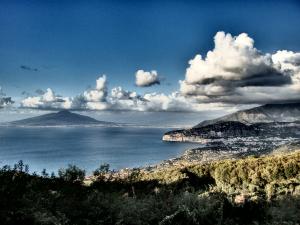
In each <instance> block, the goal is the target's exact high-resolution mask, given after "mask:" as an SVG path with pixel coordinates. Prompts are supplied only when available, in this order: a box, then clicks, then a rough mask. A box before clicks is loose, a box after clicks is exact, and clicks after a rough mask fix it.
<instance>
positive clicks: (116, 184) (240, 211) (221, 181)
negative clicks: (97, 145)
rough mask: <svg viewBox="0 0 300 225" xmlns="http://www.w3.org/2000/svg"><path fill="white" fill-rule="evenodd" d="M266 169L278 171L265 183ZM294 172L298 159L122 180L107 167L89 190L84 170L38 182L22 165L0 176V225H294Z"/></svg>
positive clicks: (297, 201) (298, 201)
mask: <svg viewBox="0 0 300 225" xmlns="http://www.w3.org/2000/svg"><path fill="white" fill-rule="evenodd" d="M280 163H285V164H287V165H289V167H284V166H283V165H281V164H280ZM272 165H273V166H272ZM278 165H279V167H278ZM267 166H270V168H271V166H272V168H273V169H272V171H275V172H273V173H271V175H270V179H273V180H269V181H265V183H264V184H263V183H261V182H263V181H264V180H266V179H267V178H265V177H264V175H263V174H264V171H263V170H265V169H266V168H267ZM281 167H282V168H281ZM299 168H300V167H299V154H294V155H292V156H289V157H285V156H282V157H277V158H276V157H273V158H272V157H271V158H267V157H266V158H258V159H256V158H247V159H243V160H236V161H222V162H218V163H213V164H207V165H203V166H202V165H196V166H187V167H185V168H172V169H171V170H165V171H160V172H157V173H150V175H149V174H147V173H145V172H141V171H139V170H134V171H131V173H130V174H129V175H128V176H126V177H122V178H121V177H120V178H116V177H112V176H110V175H109V174H110V173H109V166H108V165H102V166H100V167H99V168H98V169H97V170H95V171H94V175H95V176H96V177H97V179H95V180H94V181H93V182H92V183H91V184H89V185H86V184H84V178H85V171H84V170H81V169H80V168H78V167H76V166H72V165H70V166H69V167H68V168H66V169H62V170H59V171H58V175H57V176H55V175H54V174H52V175H51V174H50V175H49V174H48V173H47V172H46V170H44V171H43V172H42V173H41V174H40V175H37V174H29V172H28V171H29V167H28V166H27V165H24V164H23V162H22V161H20V162H19V163H18V164H16V165H15V166H13V167H9V166H4V167H2V169H1V170H0V224H1V225H8V224H10V225H19V224H20V225H27V224H28V225H29V224H30V225H35V224H36V225H40V224H43V225H60V224H61V225H64V224H66V225H67V224H68V225H69V224H70V225H73V224H74V225H75V224H78V225H79V224H80V225H81V224H82V225H89V224H91V225H97V224H128V225H134V224H137V225H143V224H145V225H146V224H149V225H154V224H160V225H167V224H168V225H171V224H172V225H173V224H185V225H188V224H203V225H210V224H228V225H234V224H243V225H245V224H278V225H279V224H299V223H300V216H299V215H300V198H299V193H297V190H298V189H297V188H298V187H299V179H300V177H299V174H300V172H299ZM241 171H244V172H241ZM245 171H247V172H245ZM253 171H255V172H253ZM276 171H277V172H276ZM162 176H164V177H172V181H171V182H168V181H167V179H166V178H162ZM176 176H177V177H176ZM174 177H175V179H174ZM241 177H242V178H241ZM251 177H253V179H254V180H252V178H251ZM241 179H244V180H245V182H243V180H241ZM260 179H261V180H260ZM163 180H165V181H163ZM279 180H280V182H279ZM272 182H273V183H272ZM274 182H275V183H274ZM246 183H248V186H247V185H245V184H246ZM271 183H272V184H273V186H274V187H273V186H272V187H269V186H268V185H269V184H271ZM276 183H280V185H279V184H278V185H279V186H278V188H279V189H278V188H277V186H276V185H277V184H276ZM284 184H286V185H285V186H284ZM251 185H252V186H251ZM242 186H245V188H242V189H241V187H242ZM249 188H250V189H251V190H250V189H249ZM272 188H273V189H272ZM276 188H277V189H276ZM252 189H253V190H252ZM270 189H272V190H270ZM249 190H250V191H249ZM282 190H284V191H282ZM291 190H293V191H291ZM246 192H247V193H246ZM270 192H272V193H270Z"/></svg>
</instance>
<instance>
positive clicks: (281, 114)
mask: <svg viewBox="0 0 300 225" xmlns="http://www.w3.org/2000/svg"><path fill="white" fill-rule="evenodd" d="M298 120H300V103H299V102H293V103H281V104H265V105H262V106H258V107H255V108H251V109H246V110H240V111H238V112H235V113H232V114H229V115H226V116H223V117H219V118H217V119H213V120H205V121H203V122H201V123H199V124H198V125H196V126H195V127H194V128H197V127H203V126H206V125H209V124H214V123H216V122H218V121H239V122H242V123H245V124H253V123H270V122H294V121H298Z"/></svg>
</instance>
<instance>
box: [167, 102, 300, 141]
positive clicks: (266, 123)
mask: <svg viewBox="0 0 300 225" xmlns="http://www.w3.org/2000/svg"><path fill="white" fill-rule="evenodd" d="M295 135H296V136H299V135H300V103H289V104H267V105H263V106H259V107H255V108H252V109H247V110H241V111H238V112H236V113H232V114H229V115H226V116H223V117H220V118H217V119H213V120H205V121H203V122H201V123H199V124H197V125H196V126H194V127H192V128H190V129H183V130H174V131H169V132H167V133H165V134H164V136H163V140H164V141H179V142H182V141H190V142H202V141H203V140H207V139H218V138H241V137H264V138H266V137H283V136H284V137H288V136H290V137H294V136H295Z"/></svg>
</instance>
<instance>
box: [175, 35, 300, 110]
mask: <svg viewBox="0 0 300 225" xmlns="http://www.w3.org/2000/svg"><path fill="white" fill-rule="evenodd" d="M214 43H215V47H214V49H213V50H212V51H209V52H208V53H207V55H206V57H205V58H203V57H202V56H201V55H196V56H195V57H194V59H192V60H190V62H189V64H190V66H189V67H188V68H187V70H186V75H185V80H183V81H180V91H181V93H182V94H183V95H185V96H192V97H194V98H197V99H198V100H199V101H200V102H222V103H242V104H251V103H252V104H261V103H270V102H284V101H298V100H300V93H299V92H298V91H297V89H296V87H298V86H299V85H298V84H299V66H300V63H299V62H300V60H299V58H300V57H299V53H294V52H287V51H278V52H277V53H275V54H273V55H271V54H263V53H262V52H260V51H259V50H257V49H256V48H255V47H254V40H253V39H252V38H250V37H249V36H248V35H247V34H245V33H242V34H240V35H238V36H235V37H234V36H232V35H231V34H225V33H224V32H218V33H217V34H216V35H215V37H214ZM297 74H298V75H297ZM275 90H276V91H275Z"/></svg>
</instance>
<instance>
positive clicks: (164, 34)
mask: <svg viewBox="0 0 300 225" xmlns="http://www.w3.org/2000/svg"><path fill="white" fill-rule="evenodd" d="M299 21H300V4H299V3H298V2H297V1H114V0H113V1H12V0H10V1H0V27H1V30H0V85H1V86H2V88H3V89H4V91H5V93H6V94H7V95H9V96H12V97H14V98H20V96H21V93H22V92H23V91H26V92H29V93H34V91H35V90H36V89H43V90H45V89H46V88H48V87H50V88H52V89H53V90H55V91H56V92H57V93H59V94H61V95H66V96H73V95H76V94H78V93H81V92H83V91H84V90H85V89H86V88H87V87H88V86H89V85H91V86H94V83H95V80H96V79H97V78H98V76H99V75H101V74H106V75H107V79H108V85H109V87H110V88H111V87H114V86H122V87H123V88H125V89H127V90H132V91H137V92H138V93H141V94H143V93H147V92H153V91H156V92H164V93H167V94H168V93H171V92H173V91H176V90H178V89H179V84H178V81H179V80H183V79H184V78H185V71H186V68H187V67H188V61H189V60H190V59H192V58H194V56H195V55H196V54H202V55H205V54H206V52H207V51H208V50H210V49H213V47H214V42H213V37H214V35H215V34H216V33H217V32H218V31H225V32H226V33H231V34H232V35H238V34H240V33H242V32H246V33H247V34H248V35H249V36H251V38H253V39H254V40H255V47H256V48H257V49H259V50H260V51H262V52H269V53H274V52H276V51H277V50H280V49H286V50H291V51H294V52H297V51H300V42H299V40H300V26H299ZM21 67H23V69H22V68H21ZM26 68H27V69H26ZM138 69H143V70H146V71H150V70H156V71H157V72H158V74H159V76H160V77H162V78H163V79H162V82H161V85H154V86H151V87H147V88H141V87H136V86H135V84H134V82H135V72H136V71H137V70H138ZM35 70H37V71H35Z"/></svg>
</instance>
